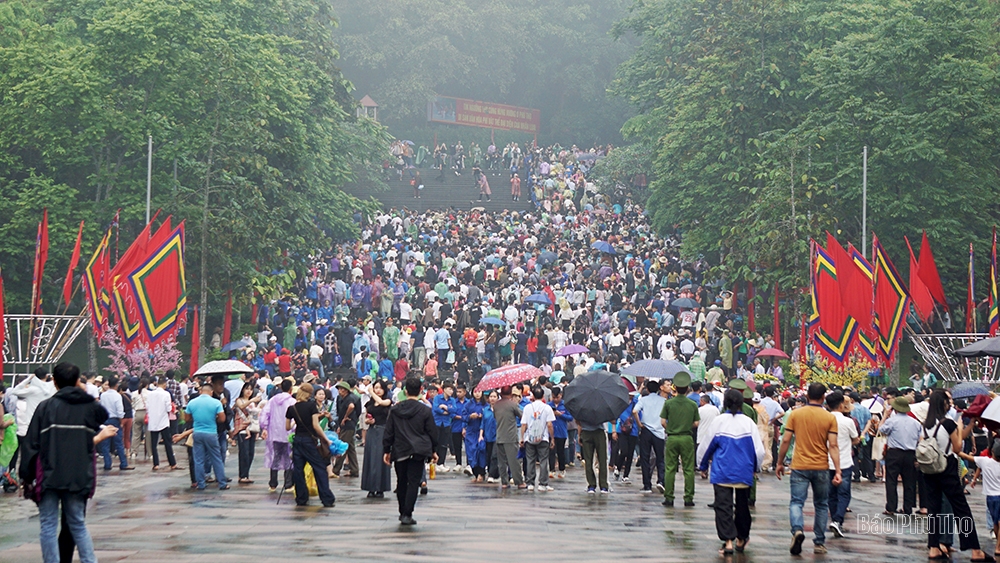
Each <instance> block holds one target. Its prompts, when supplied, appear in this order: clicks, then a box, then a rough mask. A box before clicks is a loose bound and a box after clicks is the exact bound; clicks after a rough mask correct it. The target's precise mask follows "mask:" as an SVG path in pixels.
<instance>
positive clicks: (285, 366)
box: [278, 348, 292, 377]
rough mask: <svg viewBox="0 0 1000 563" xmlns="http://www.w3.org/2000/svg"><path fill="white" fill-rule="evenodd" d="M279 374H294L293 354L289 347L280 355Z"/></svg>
mask: <svg viewBox="0 0 1000 563" xmlns="http://www.w3.org/2000/svg"><path fill="white" fill-rule="evenodd" d="M278 375H279V376H281V377H288V376H289V375H292V356H291V355H290V354H289V353H288V348H283V349H282V350H281V355H280V356H278Z"/></svg>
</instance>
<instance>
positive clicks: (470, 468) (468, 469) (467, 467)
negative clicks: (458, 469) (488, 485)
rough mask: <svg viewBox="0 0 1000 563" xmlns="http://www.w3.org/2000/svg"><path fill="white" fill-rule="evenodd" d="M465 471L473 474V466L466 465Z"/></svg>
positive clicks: (467, 473)
mask: <svg viewBox="0 0 1000 563" xmlns="http://www.w3.org/2000/svg"><path fill="white" fill-rule="evenodd" d="M464 471H465V474H466V475H472V466H471V465H466V466H465V469H464Z"/></svg>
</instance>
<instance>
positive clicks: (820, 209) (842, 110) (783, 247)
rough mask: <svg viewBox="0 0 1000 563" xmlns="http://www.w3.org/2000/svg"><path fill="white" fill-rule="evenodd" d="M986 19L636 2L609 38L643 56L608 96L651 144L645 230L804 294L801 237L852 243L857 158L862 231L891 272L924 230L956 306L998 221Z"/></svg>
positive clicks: (972, 9)
mask: <svg viewBox="0 0 1000 563" xmlns="http://www.w3.org/2000/svg"><path fill="white" fill-rule="evenodd" d="M997 10H998V8H997V5H996V4H995V3H992V2H987V1H985V0H959V1H957V2H956V1H952V0H912V1H905V2H904V1H901V0H863V1H861V2H856V1H851V2H845V1H839V0H834V1H830V0H822V1H819V0H777V1H774V0H768V1H763V0H747V1H739V2H734V1H731V0H705V1H699V2H687V1H681V0H637V1H636V2H635V4H634V5H633V7H632V10H631V12H630V14H629V16H628V17H627V18H625V19H623V20H622V21H620V22H619V23H618V24H617V25H616V28H615V31H616V32H617V33H635V34H637V35H639V36H640V37H641V41H642V42H641V46H640V47H639V48H638V50H637V51H636V53H635V54H634V55H633V56H632V57H631V58H630V59H629V60H628V61H627V62H626V63H624V64H623V65H622V66H621V67H620V69H619V75H618V79H617V82H616V85H615V87H614V89H615V91H616V92H617V93H618V94H619V95H621V96H623V97H625V98H626V99H628V100H629V101H630V102H631V103H632V104H633V105H634V106H635V107H636V108H637V109H638V110H639V112H640V113H639V115H637V116H635V117H633V118H631V119H630V120H629V121H628V122H627V123H626V125H625V127H624V129H623V132H624V134H625V135H626V137H627V138H629V139H632V140H636V141H640V142H645V143H649V144H651V145H652V146H654V147H655V152H654V165H653V171H654V173H655V174H654V176H653V182H652V183H651V189H652V192H653V195H652V196H651V200H650V208H651V212H652V213H653V214H654V217H655V221H656V224H657V225H658V226H659V227H660V228H661V229H662V228H668V227H671V228H672V227H674V226H677V227H680V228H682V229H683V230H684V232H685V239H684V249H685V251H686V252H687V253H689V254H692V255H695V254H702V253H703V254H706V255H710V256H713V257H715V258H717V259H718V260H719V262H720V263H721V265H722V266H721V267H720V272H721V273H722V274H723V275H724V276H725V277H727V278H728V279H731V280H739V279H748V280H754V279H758V280H759V281H761V282H764V283H773V282H779V284H780V285H781V286H782V287H785V288H789V289H791V288H799V287H803V286H804V285H805V284H806V276H807V271H808V269H807V268H806V267H805V265H806V260H807V259H808V258H807V257H808V239H809V237H820V236H821V235H822V234H823V232H824V231H825V230H829V231H830V232H831V233H833V234H835V235H837V236H838V238H839V239H840V240H841V241H842V242H846V241H850V242H853V243H854V244H855V245H858V246H860V244H861V239H862V237H861V206H862V202H861V187H862V158H861V157H862V150H863V147H864V146H868V147H869V161H868V229H869V230H872V231H875V232H876V233H877V234H878V235H879V237H880V240H881V241H882V242H883V244H884V245H885V246H886V247H887V249H888V250H889V252H890V254H891V255H892V256H893V258H894V260H895V262H896V263H897V266H899V267H900V268H901V269H902V270H903V271H905V265H904V262H905V260H906V256H907V251H906V246H905V243H904V240H903V237H904V235H906V236H909V237H910V238H911V240H912V239H913V237H914V236H919V234H920V231H921V229H926V230H927V232H928V234H929V236H930V237H931V239H932V244H933V245H934V246H935V248H936V256H937V258H938V261H939V262H940V264H939V266H940V268H941V270H942V276H943V277H944V278H945V286H946V287H948V288H950V290H951V291H950V292H949V294H950V297H951V298H952V299H954V300H955V301H959V300H960V296H959V291H960V290H961V289H962V288H963V287H964V285H963V283H962V282H963V281H964V279H965V271H966V267H967V261H968V253H967V248H968V244H969V243H970V242H976V243H978V244H977V248H978V250H979V260H980V264H979V265H977V269H979V271H984V270H982V269H981V268H982V267H985V261H986V260H988V250H989V242H988V241H989V233H990V226H991V225H992V224H993V223H994V222H995V221H996V220H997V217H998V215H1000V213H998V212H1000V210H998V207H997V203H996V202H997V201H998V199H997V197H998V195H1000V174H998V169H997V166H996V163H997V162H998V159H997V157H998V156H1000V154H998V150H1000V149H998V146H997V145H996V143H995V142H993V139H992V137H993V136H994V134H995V132H996V131H997V129H998V126H1000V113H998V108H1000V80H998V78H1000V77H998V73H997V62H998V55H997V53H998V50H997V48H998V43H1000V42H998V40H1000V33H998V32H997V30H996V28H995V26H994V22H996V21H997V15H998V12H997ZM868 240H869V241H871V237H870V235H869V237H868ZM987 271H988V270H987ZM949 281H951V282H952V283H950V284H949Z"/></svg>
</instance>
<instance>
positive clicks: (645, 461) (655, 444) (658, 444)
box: [639, 428, 666, 491]
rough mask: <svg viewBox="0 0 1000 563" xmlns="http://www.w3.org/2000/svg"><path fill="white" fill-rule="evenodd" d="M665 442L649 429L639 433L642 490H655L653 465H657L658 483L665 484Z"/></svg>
mask: <svg viewBox="0 0 1000 563" xmlns="http://www.w3.org/2000/svg"><path fill="white" fill-rule="evenodd" d="M664 442H665V440H664V439H663V438H660V437H658V436H656V435H654V434H653V433H652V432H650V431H649V429H648V428H643V429H642V430H641V431H640V432H639V467H640V469H642V488H643V489H644V490H647V491H648V490H650V489H652V488H653V465H654V463H655V465H656V482H657V483H663V472H664V461H663V456H664V453H665V451H664V448H665V446H666V444H665V443H664Z"/></svg>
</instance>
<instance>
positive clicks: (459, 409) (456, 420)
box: [450, 385, 472, 475]
mask: <svg viewBox="0 0 1000 563" xmlns="http://www.w3.org/2000/svg"><path fill="white" fill-rule="evenodd" d="M467 395H468V391H467V390H466V389H465V386H463V385H458V386H456V387H455V401H454V403H453V404H452V408H451V412H450V414H451V447H452V453H453V454H455V471H460V470H463V468H462V439H463V438H462V435H463V431H464V430H465V409H466V408H468V406H469V404H470V403H471V402H472V401H471V400H470V399H469V397H468V396H467ZM464 471H465V474H466V475H472V466H471V465H466V466H465V468H464Z"/></svg>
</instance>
